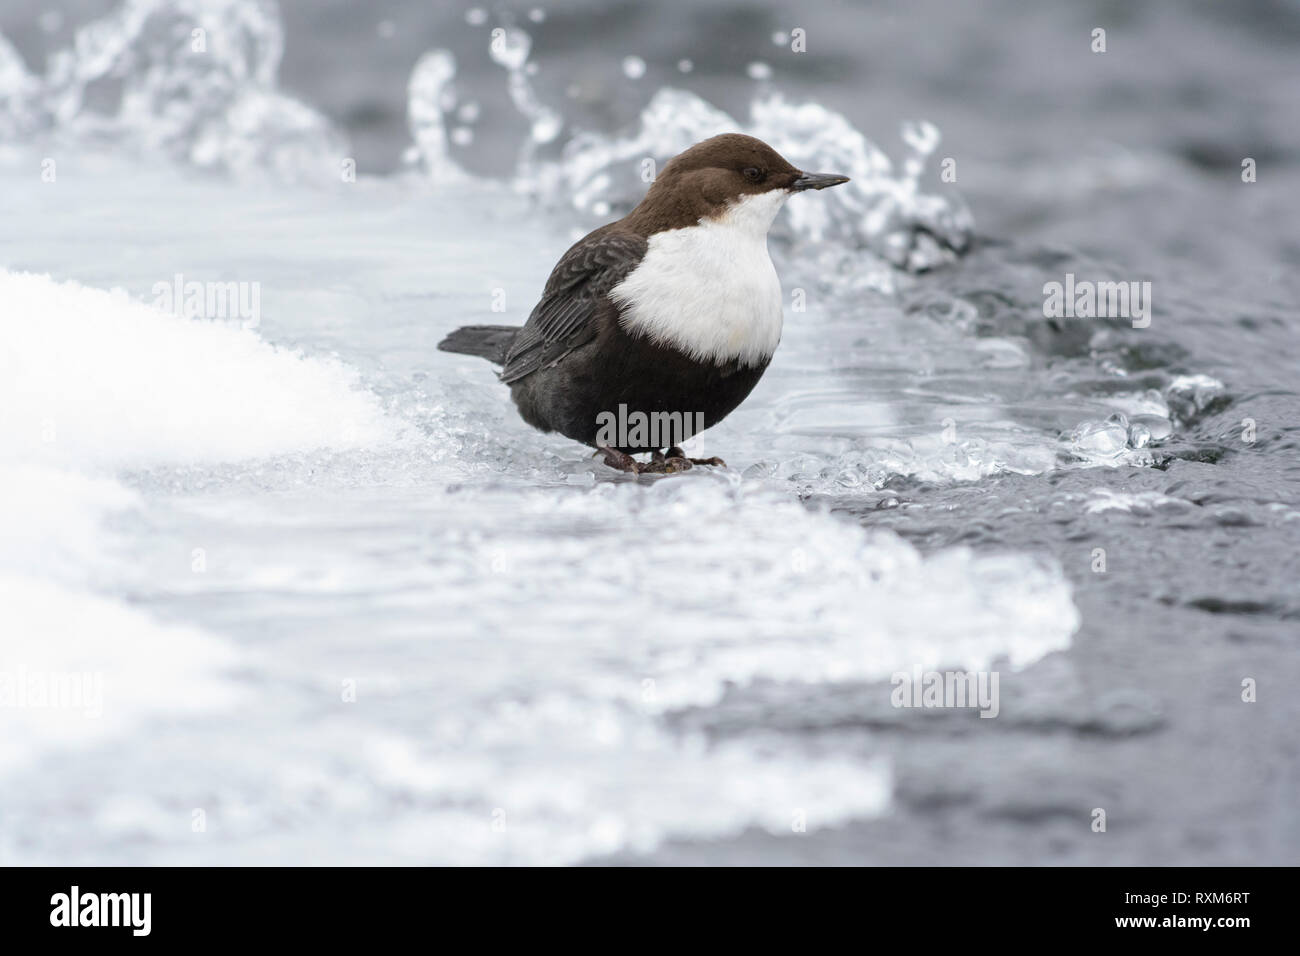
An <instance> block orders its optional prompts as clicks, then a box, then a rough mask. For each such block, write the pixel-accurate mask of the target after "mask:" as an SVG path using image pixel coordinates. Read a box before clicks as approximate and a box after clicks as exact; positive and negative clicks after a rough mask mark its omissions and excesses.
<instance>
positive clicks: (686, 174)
mask: <svg viewBox="0 0 1300 956" xmlns="http://www.w3.org/2000/svg"><path fill="white" fill-rule="evenodd" d="M848 181H849V178H848V177H847V176H841V175H839V174H836V173H806V172H804V171H802V170H800V169H796V168H795V167H794V166H792V165H790V163H788V162H787V161H786V160H785V158H784V157H783V156H782V155H781V154H780V153H778V152H777V151H776V150H774V149H773V148H772V147H771V146H768V145H767V143H765V142H763V141H762V140H761V139H755V138H754V137H753V136H745V135H744V134H742V133H723V134H722V135H721V136H714V137H711V138H709V139H706V140H704V141H703V142H700V143H696V144H695V145H694V146H692V147H691V148H690V149H688V150H686V151H685V152H684V153H679V154H678V155H677V156H674V157H673V158H672V159H671V160H669V162H668V164H667V165H666V166H664V168H663V170H662V171H661V172H660V173H659V175H658V176H657V177H656V178H655V181H654V183H653V184H652V185H651V186H650V190H649V192H647V193H646V195H645V198H644V199H642V200H641V204H640V205H638V206H637V207H636V208H635V209H633V210H632V211H631V212H630V213H628V215H627V216H626V218H625V219H624V220H623V222H624V224H625V225H626V226H628V227H629V228H631V229H633V230H634V231H636V232H638V233H640V234H641V235H643V236H648V235H652V234H653V233H656V232H660V231H662V230H664V229H681V228H683V227H686V226H693V225H695V224H696V223H698V222H699V221H700V220H701V219H716V218H718V217H719V216H721V215H723V214H724V213H725V212H726V211H727V210H728V209H729V208H732V207H734V206H735V205H737V204H738V203H740V202H741V201H742V200H744V199H746V198H748V197H752V196H759V195H771V194H774V193H779V194H780V196H781V197H785V196H788V195H790V194H792V193H796V192H802V191H804V190H807V189H825V188H826V187H827V186H835V185H838V184H839V183H846V182H848Z"/></svg>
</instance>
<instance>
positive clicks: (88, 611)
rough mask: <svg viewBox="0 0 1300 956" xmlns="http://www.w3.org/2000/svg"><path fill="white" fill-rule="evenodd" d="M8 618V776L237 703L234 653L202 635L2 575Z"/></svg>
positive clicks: (0, 657)
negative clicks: (157, 723) (160, 720)
mask: <svg viewBox="0 0 1300 956" xmlns="http://www.w3.org/2000/svg"><path fill="white" fill-rule="evenodd" d="M0 608H3V609H4V618H5V620H4V627H3V628H0V722H3V732H0V770H8V769H9V768H11V767H13V766H15V765H17V764H20V763H21V762H22V761H24V760H27V759H31V758H34V757H36V756H39V755H41V754H43V753H45V752H47V751H48V750H49V749H50V748H53V747H63V746H79V747H85V746H92V745H96V744H102V743H103V741H104V740H105V739H106V738H108V737H110V736H115V735H121V734H124V733H127V732H129V731H135V730H137V729H139V727H140V726H141V725H142V724H143V723H145V722H146V721H148V720H149V719H151V718H157V717H163V716H165V717H167V718H168V719H174V718H176V717H178V716H180V717H183V716H187V715H191V714H196V713H203V712H206V711H208V710H211V709H213V708H220V707H225V706H229V705H231V704H233V703H235V701H236V700H237V699H238V694H237V692H236V690H235V689H234V685H233V684H232V683H230V682H229V680H228V679H226V678H225V677H224V674H225V672H227V671H228V670H229V668H230V667H232V666H233V665H234V663H235V662H236V660H237V657H236V655H235V653H234V652H233V651H232V650H231V649H230V648H228V647H227V646H226V645H224V644H223V643H221V642H220V641H218V640H217V639H215V638H213V637H210V636H208V635H206V634H203V633H201V632H199V631H197V630H195V629H193V628H189V627H177V626H166V625H160V624H158V623H156V622H155V621H153V620H152V619H151V618H150V617H149V616H148V615H147V614H144V613H142V612H140V611H137V610H134V609H132V608H130V607H127V606H126V605H124V604H121V603H119V602H117V601H114V600H111V599H107V598H101V597H96V596H93V595H91V594H88V593H85V592H82V591H78V590H73V589H70V588H66V587H63V586H61V585H59V584H56V583H54V582H51V581H46V580H42V579H40V578H36V577H32V576H30V575H21V574H13V573H10V572H2V571H0ZM74 778H75V775H74Z"/></svg>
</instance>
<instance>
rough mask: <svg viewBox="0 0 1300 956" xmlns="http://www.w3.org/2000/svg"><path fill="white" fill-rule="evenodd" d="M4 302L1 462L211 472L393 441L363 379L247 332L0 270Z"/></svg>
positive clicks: (118, 295) (121, 296)
mask: <svg viewBox="0 0 1300 956" xmlns="http://www.w3.org/2000/svg"><path fill="white" fill-rule="evenodd" d="M0 302H3V304H4V313H3V317H2V318H0V409H3V412H0V459H3V458H9V459H17V460H36V461H48V462H58V463H60V464H65V465H74V466H83V467H93V466H109V467H120V466H142V465H149V464H156V463H163V462H187V463H188V462H213V461H228V460H231V459H240V458H254V457H259V456H266V455H273V454H282V453H288V452H294V451H307V450H311V449H315V448H321V447H336V448H338V447H342V448H348V447H356V446H358V445H361V444H365V443H371V442H374V441H378V440H382V439H384V438H386V437H391V435H392V434H393V431H392V426H391V424H390V423H388V422H387V421H386V420H385V417H384V414H383V410H382V409H381V408H380V405H379V402H378V400H377V399H376V398H375V397H374V396H373V395H372V394H370V393H368V392H365V391H363V390H362V389H361V387H360V385H359V383H358V379H357V376H356V373H355V372H354V371H352V370H351V369H349V368H348V367H347V366H345V365H344V364H342V363H341V362H339V361H337V360H335V359H332V358H307V357H304V356H303V355H301V354H299V353H296V352H294V351H291V350H289V349H283V348H277V347H275V346H272V345H269V344H268V343H267V342H265V341H263V340H262V339H261V338H260V337H259V336H258V335H257V333H256V332H255V331H254V330H252V329H244V328H241V327H239V326H238V325H234V324H227V323H223V322H208V321H200V320H194V319H186V318H182V317H180V316H177V315H175V314H170V313H167V312H163V311H161V310H160V309H156V308H153V307H152V306H151V305H147V304H145V303H143V302H140V301H138V300H135V299H132V298H131V297H130V296H128V295H127V294H126V293H125V292H123V291H121V290H113V291H111V292H105V291H103V290H100V289H93V288H88V287H86V286H83V285H81V284H79V283H77V282H56V281H54V280H53V279H51V278H50V277H48V276H42V275H31V274H26V273H14V272H8V271H3V270H0Z"/></svg>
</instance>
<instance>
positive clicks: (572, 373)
mask: <svg viewBox="0 0 1300 956" xmlns="http://www.w3.org/2000/svg"><path fill="white" fill-rule="evenodd" d="M848 181H849V178H848V177H847V176H843V175H840V174H838V173H810V172H804V171H803V170H800V169H798V168H796V167H795V166H794V165H792V164H791V163H790V162H788V161H787V160H786V159H785V158H784V157H782V156H781V154H780V153H778V152H777V151H776V150H775V149H773V148H772V147H771V146H769V145H768V144H767V143H764V142H763V141H762V140H760V139H757V138H755V137H753V136H747V135H744V134H741V133H723V134H721V135H718V136H713V137H711V138H709V139H706V140H703V141H702V142H699V143H696V144H695V145H694V146H691V147H690V148H689V149H687V150H685V151H684V152H682V153H679V154H678V155H677V156H675V157H673V158H672V159H671V160H669V161H668V163H667V164H666V165H665V166H664V167H663V169H662V170H661V171H660V172H659V174H658V175H657V176H656V177H655V178H654V181H653V182H652V183H651V184H650V187H649V189H648V190H647V191H646V194H645V196H644V197H643V198H642V200H641V202H640V203H638V204H637V206H636V207H635V208H634V209H632V211H631V212H629V213H628V214H627V215H626V216H624V217H623V218H622V219H619V220H618V221H617V222H612V223H609V224H608V225H604V226H601V227H600V228H598V229H596V230H594V231H592V232H591V233H589V234H587V235H586V236H584V237H583V238H582V239H579V240H578V241H577V242H576V243H574V244H573V245H572V246H571V247H570V248H569V250H568V251H567V252H565V253H564V255H563V256H561V257H560V261H559V262H558V263H557V264H556V266H555V268H554V270H553V271H552V272H551V274H550V278H549V279H547V282H546V286H545V288H544V289H543V291H542V296H541V300H540V301H539V302H538V303H537V305H536V307H535V308H534V309H533V310H532V313H531V314H530V315H529V316H528V321H527V322H526V323H525V324H524V325H523V326H522V327H518V326H503V325H470V326H464V327H462V328H459V329H456V330H455V331H454V332H452V333H451V334H449V335H448V336H447V337H446V338H444V339H443V340H442V341H441V342H440V343H439V344H438V348H439V349H441V350H442V351H445V352H455V353H460V354H465V355H474V356H479V357H482V358H486V359H489V360H490V361H492V362H493V363H494V364H497V365H499V366H501V371H500V373H499V378H500V380H501V381H502V382H503V383H504V384H506V385H508V386H510V391H511V397H512V398H513V400H514V403H515V406H516V408H517V409H518V411H519V414H520V417H522V418H523V420H524V421H525V422H527V423H528V424H529V425H531V426H533V427H534V428H537V429H540V430H541V431H543V432H559V433H560V434H562V435H564V436H566V437H567V438H570V439H572V440H574V441H577V442H581V443H583V444H585V445H588V446H590V447H592V448H595V449H596V452H595V454H597V455H601V456H603V458H604V462H605V464H606V465H608V466H610V467H611V468H614V469H617V470H620V471H626V472H632V473H634V474H641V473H673V472H678V471H685V470H688V469H690V468H691V467H693V466H695V465H718V466H725V462H724V461H723V460H722V459H721V458H717V457H713V458H688V457H687V456H686V455H685V453H684V452H683V451H682V449H681V447H680V446H681V443H682V442H683V441H684V440H685V439H686V438H689V437H691V436H692V435H694V434H697V433H698V432H699V431H701V430H703V429H704V428H709V427H711V426H713V425H715V424H717V423H718V422H720V421H722V419H724V418H725V417H726V416H727V415H728V414H730V413H731V412H732V411H733V410H735V408H736V407H737V406H738V405H740V403H741V402H743V401H744V400H745V398H746V397H747V396H748V395H749V393H750V392H751V391H752V390H753V388H754V386H755V385H756V384H757V383H758V381H759V379H760V378H761V377H762V375H763V372H764V371H765V370H766V369H767V366H768V364H769V363H770V362H771V360H772V355H773V353H774V352H775V351H776V347H777V345H778V343H779V342H780V340H781V327H782V320H783V299H782V293H781V282H780V279H779V278H778V277H777V273H776V268H775V266H774V265H773V263H772V258H771V256H770V254H769V253H768V248H767V234H768V230H769V229H770V228H771V226H772V223H773V221H774V220H775V219H776V215H777V213H778V212H780V210H781V207H782V206H783V205H784V204H785V202H786V200H787V199H789V198H790V197H791V196H792V195H794V194H795V193H800V192H805V191H808V190H817V189H825V188H827V187H829V186H836V185H839V184H840V183H846V182H848ZM656 425H658V426H661V427H655V426H656ZM646 452H648V453H650V460H649V461H644V462H643V461H638V460H637V459H636V458H634V457H633V455H635V454H642V453H646Z"/></svg>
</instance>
